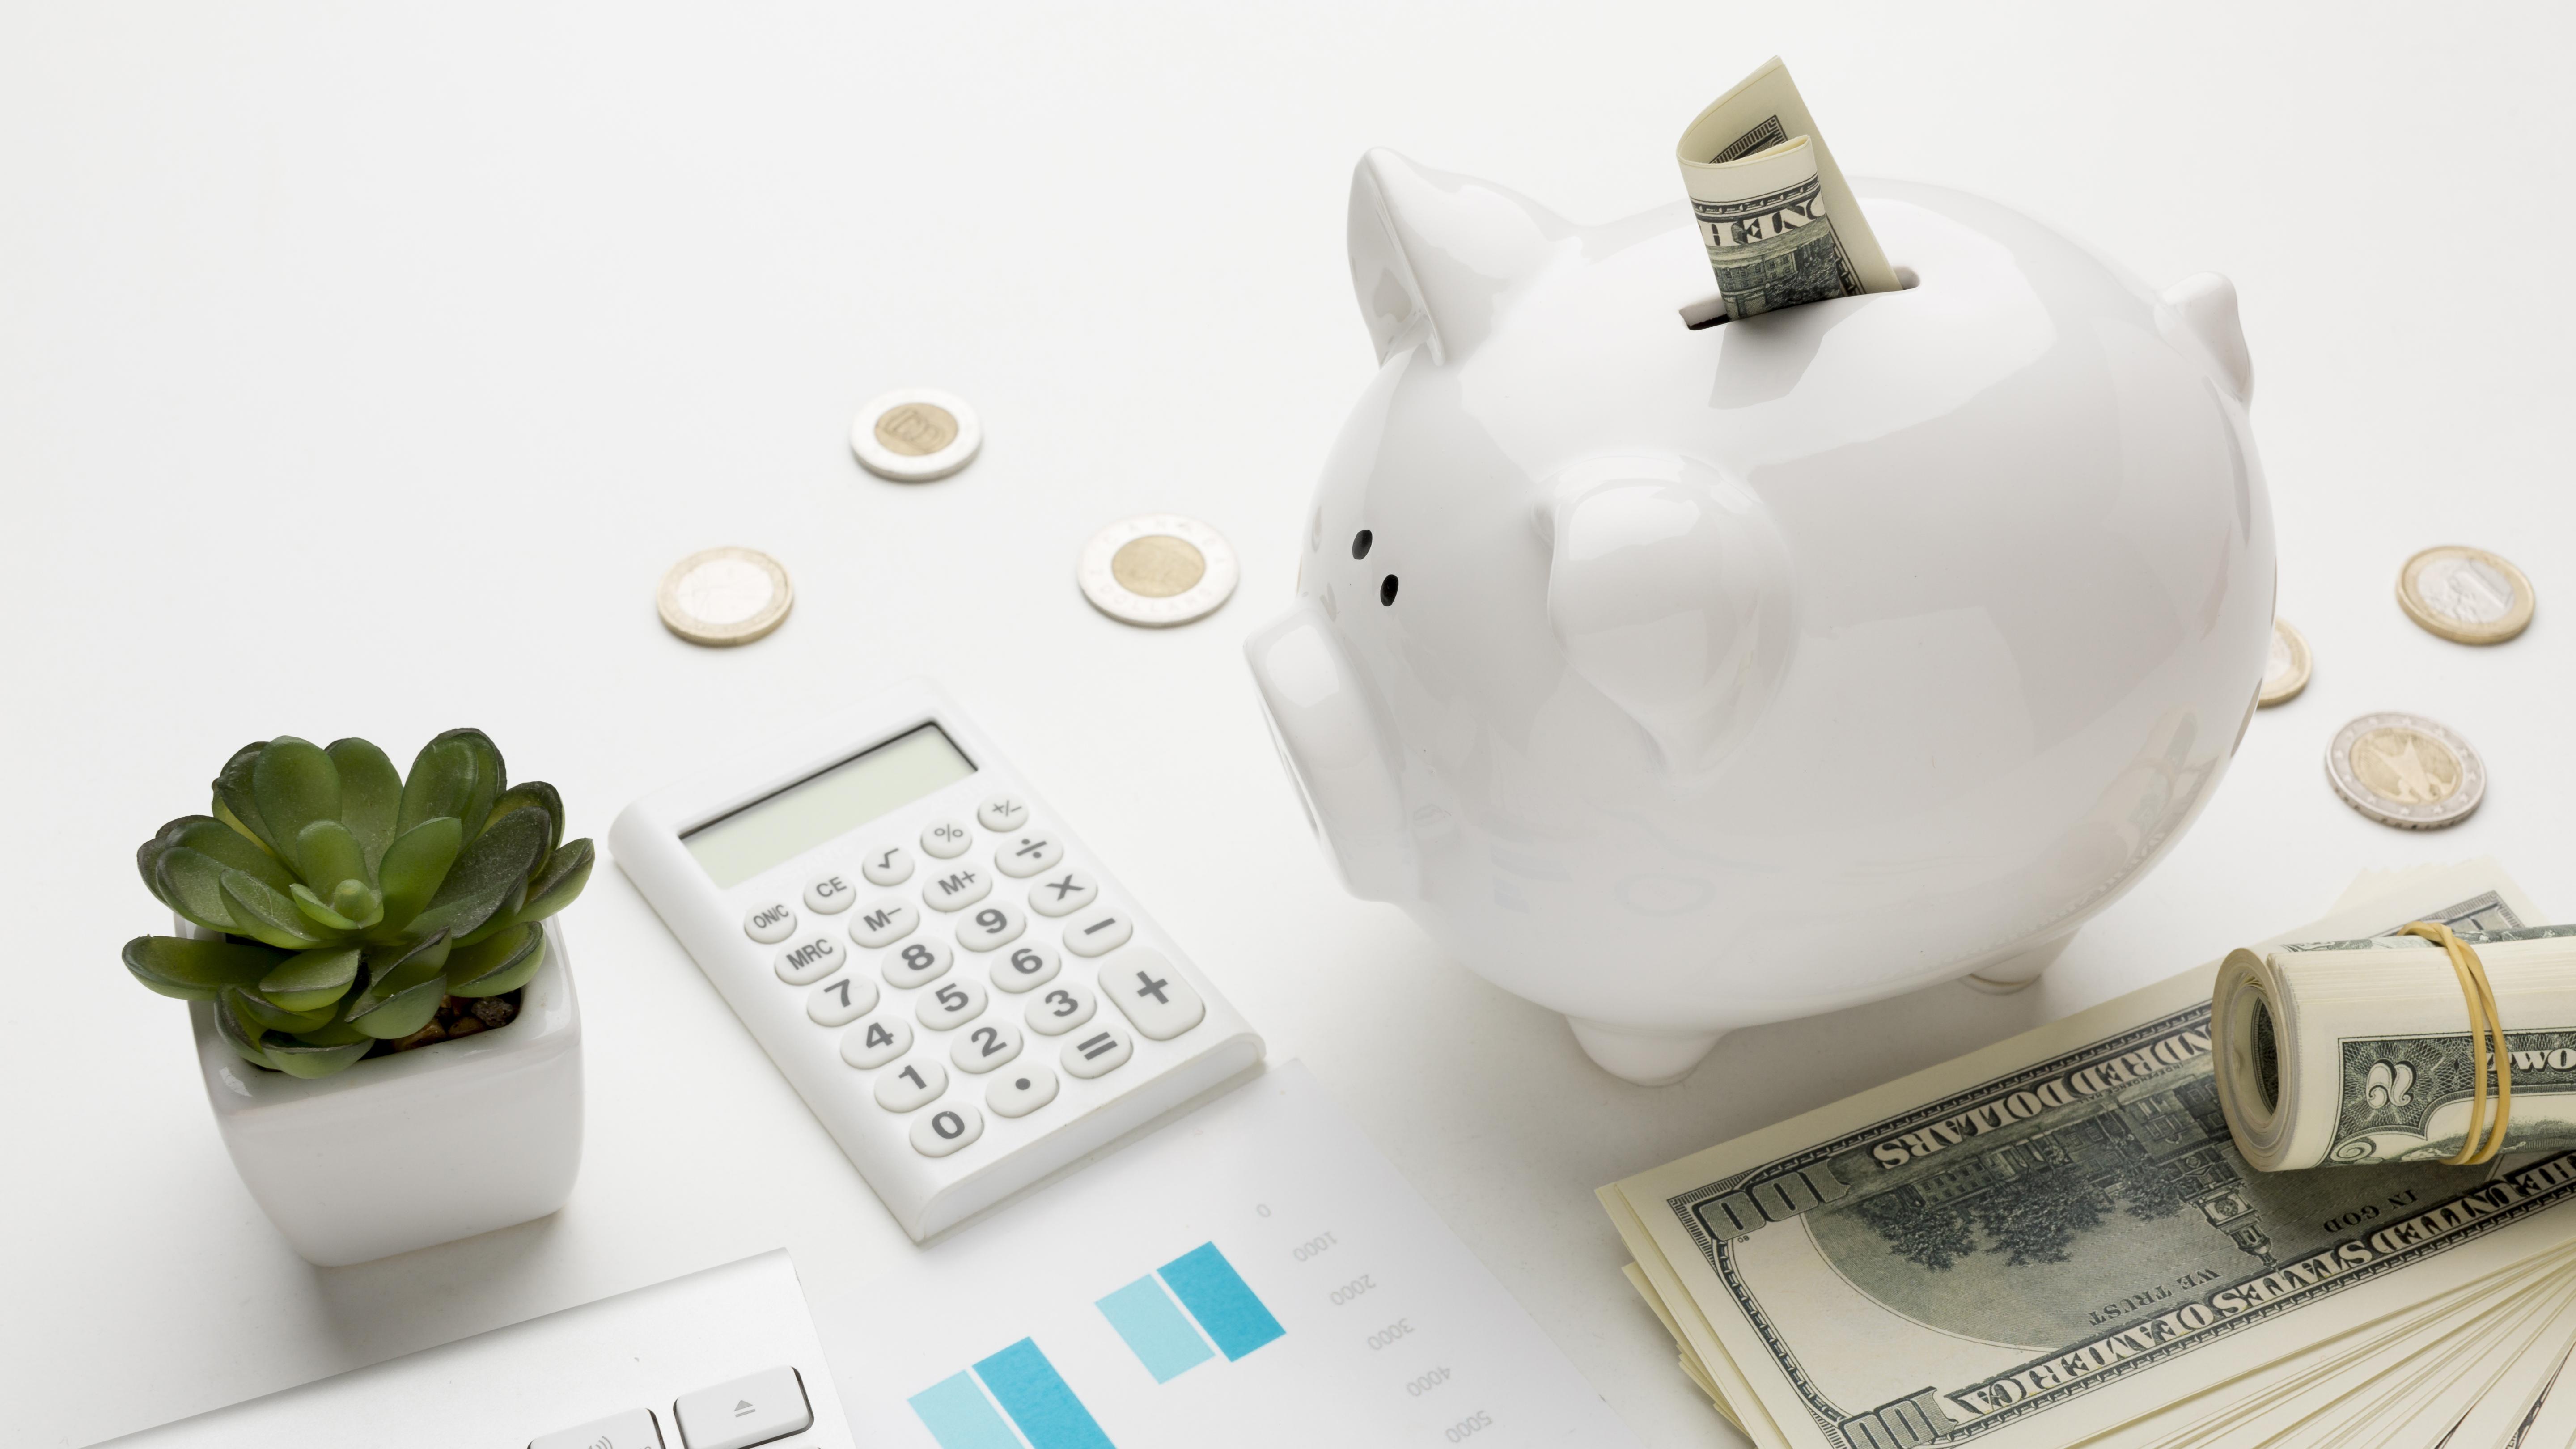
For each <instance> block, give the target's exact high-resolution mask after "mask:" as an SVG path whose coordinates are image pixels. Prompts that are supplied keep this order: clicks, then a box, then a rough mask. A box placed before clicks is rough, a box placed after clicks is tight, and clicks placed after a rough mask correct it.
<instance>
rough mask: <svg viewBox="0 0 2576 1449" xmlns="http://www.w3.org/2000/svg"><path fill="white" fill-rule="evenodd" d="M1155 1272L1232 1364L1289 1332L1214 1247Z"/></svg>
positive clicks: (1197, 1249)
mask: <svg viewBox="0 0 2576 1449" xmlns="http://www.w3.org/2000/svg"><path fill="white" fill-rule="evenodd" d="M1156 1271H1158V1272H1160V1273H1161V1274H1162V1275H1163V1281H1164V1282H1165V1283H1166V1284H1168V1285H1170V1287H1171V1290H1172V1294H1173V1296H1174V1297H1176V1298H1178V1299H1180V1300H1181V1306H1182V1307H1184V1308H1187V1309H1188V1310H1189V1311H1190V1316H1191V1317H1192V1318H1195V1319H1197V1320H1198V1321H1199V1327H1201V1328H1204V1329H1206V1330H1207V1336H1208V1337H1209V1338H1211V1339H1214V1340H1215V1341H1216V1346H1217V1347H1218V1348H1219V1349H1220V1350H1222V1351H1223V1352H1224V1354H1225V1356H1226V1359H1227V1361H1229V1362H1231V1361H1233V1360H1235V1359H1238V1358H1241V1357H1243V1356H1244V1355H1245V1354H1247V1353H1250V1352H1252V1351H1253V1350H1254V1349H1256V1348H1259V1347H1261V1346H1262V1345H1263V1344H1265V1343H1268V1342H1269V1341H1270V1340H1272V1339H1274V1338H1277V1337H1280V1336H1281V1335H1282V1334H1285V1333H1286V1332H1287V1331H1288V1330H1286V1329H1284V1328H1281V1327H1280V1326H1279V1320H1278V1319H1276V1318H1273V1317H1271V1316H1270V1310H1269V1309H1267V1308H1264V1307H1263V1306H1262V1305H1261V1298H1260V1296H1259V1295H1257V1294H1255V1293H1254V1292H1253V1291H1252V1287H1251V1285H1250V1284H1248V1283H1245V1282H1244V1281H1243V1275H1242V1274H1240V1273H1238V1272H1236V1271H1234V1265H1233V1264H1232V1263H1229V1262H1227V1261H1226V1260H1225V1254H1223V1253H1220V1252H1218V1251H1217V1249H1216V1244H1214V1243H1201V1244H1199V1245H1198V1246H1197V1247H1195V1248H1192V1249H1190V1250H1189V1251H1188V1252H1186V1253H1183V1254H1182V1255H1180V1256H1179V1257H1177V1258H1174V1259H1173V1260H1172V1261H1170V1262H1168V1263H1165V1264H1164V1265H1163V1266H1162V1267H1161V1268H1159V1269H1157V1270H1156Z"/></svg>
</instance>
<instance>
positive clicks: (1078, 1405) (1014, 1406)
mask: <svg viewBox="0 0 2576 1449" xmlns="http://www.w3.org/2000/svg"><path fill="white" fill-rule="evenodd" d="M975 1377H977V1378H979V1379H982V1380H983V1381H984V1387H985V1388H987V1389H989V1390H991V1391H992V1394H993V1401H994V1402H995V1403H997V1404H1000V1405H1001V1406H1002V1412H1003V1413H1005V1414H1008V1415H1010V1416H1011V1422H1012V1423H1014V1424H1017V1425H1019V1426H1020V1433H1021V1434H1022V1435H1023V1436H1024V1437H1026V1438H1027V1439H1028V1441H1029V1449H1115V1446H1114V1445H1112V1444H1111V1443H1110V1442H1109V1436H1108V1435H1106V1434H1103V1433H1102V1432H1100V1422H1099V1421H1098V1420H1096V1419H1094V1418H1092V1417H1091V1411H1090V1410H1089V1409H1086V1408H1084V1407H1083V1406H1082V1400H1080V1399H1078V1398H1075V1397H1074V1393H1073V1386H1072V1385H1070V1384H1067V1383H1066V1382H1065V1381H1064V1375H1062V1374H1060V1373H1057V1372H1056V1371H1055V1365H1054V1364H1051V1363H1049V1362H1047V1356H1046V1355H1045V1354H1044V1353H1042V1352H1040V1351H1039V1349H1038V1345H1037V1340H1035V1339H1030V1338H1024V1339H1021V1340H1020V1341H1019V1342H1017V1343H1015V1344H1012V1345H1011V1346H1010V1347H1009V1348H1006V1349H1003V1350H1002V1351H1001V1352H1000V1353H997V1354H994V1355H993V1356H992V1357H990V1358H987V1359H983V1360H981V1361H979V1362H978V1363H977V1364H976V1365H975Z"/></svg>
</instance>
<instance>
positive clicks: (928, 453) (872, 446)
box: [850, 387, 984, 483]
mask: <svg viewBox="0 0 2576 1449" xmlns="http://www.w3.org/2000/svg"><path fill="white" fill-rule="evenodd" d="M983 446H984V426H983V424H982V423H979V422H977V421H976V419H975V410H974V409H973V408H970V407H968V406H966V400H965V399H964V398H961V397H959V396H957V395H956V394H955V393H946V392H940V391H939V390H937V389H935V388H927V387H909V388H905V389H903V390H902V391H900V392H890V393H887V394H886V395H885V396H883V397H881V398H878V399H876V400H875V401H873V402H871V403H869V404H868V405H867V406H866V407H863V408H861V409H859V415H858V416H857V417H856V418H854V419H852V420H851V422H850V451H851V452H853V453H856V454H858V455H859V461H860V462H862V463H864V464H866V465H867V468H868V471H869V472H871V473H874V474H876V475H877V476H878V477H880V478H892V479H893V480H895V481H896V482H898V483H927V482H930V481H931V480H932V479H934V478H945V477H947V476H948V475H949V474H951V473H954V472H956V471H957V470H958V469H960V468H963V467H965V466H966V465H967V464H969V463H971V462H973V461H975V450H976V449H978V448H981V447H983Z"/></svg>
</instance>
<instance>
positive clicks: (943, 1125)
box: [912, 1102, 984, 1157]
mask: <svg viewBox="0 0 2576 1449" xmlns="http://www.w3.org/2000/svg"><path fill="white" fill-rule="evenodd" d="M983 1135H984V1114H983V1113H981V1112H978V1111H976V1110H975V1109H974V1108H973V1107H972V1106H970V1105H968V1104H966V1103H964V1102H957V1103H952V1104H951V1105H949V1106H946V1107H942V1108H940V1109H939V1110H938V1111H936V1112H929V1113H924V1114H923V1115H921V1116H919V1117H915V1118H914V1119H912V1150H913V1151H915V1152H918V1153H920V1154H921V1155H922V1156H924V1157H946V1156H947V1155H948V1154H949V1153H952V1152H954V1151H956V1150H957V1149H958V1148H960V1147H964V1146H966V1145H967V1144H969V1143H971V1142H973V1141H974V1140H975V1139H976V1138H978V1137H981V1136H983Z"/></svg>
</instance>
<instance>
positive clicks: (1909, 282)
mask: <svg viewBox="0 0 2576 1449" xmlns="http://www.w3.org/2000/svg"><path fill="white" fill-rule="evenodd" d="M1895 270H1896V285H1897V288H1898V290H1900V291H1906V292H1911V291H1913V290H1914V289H1915V288H1917V287H1919V286H1922V285H1923V278H1922V277H1921V276H1920V275H1918V274H1917V273H1916V272H1915V270H1914V269H1913V268H1912V267H1898V268H1896V269H1895ZM1674 310H1675V311H1677V312H1679V313H1680V314H1681V319H1682V326H1683V327H1684V328H1685V329H1687V330H1689V331H1692V332H1704V331H1707V330H1708V329H1709V328H1711V327H1715V326H1717V325H1718V324H1719V323H1721V322H1724V321H1725V320H1726V298H1725V297H1723V296H1721V295H1719V294H1718V293H1715V292H1711V293H1709V294H1708V295H1707V296H1705V297H1702V298H1700V299H1698V300H1697V301H1693V302H1684V303H1683V304H1682V305H1681V306H1679V307H1677V308H1675V309H1674ZM1353 557H1357V555H1356V554H1355V555H1353Z"/></svg>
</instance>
